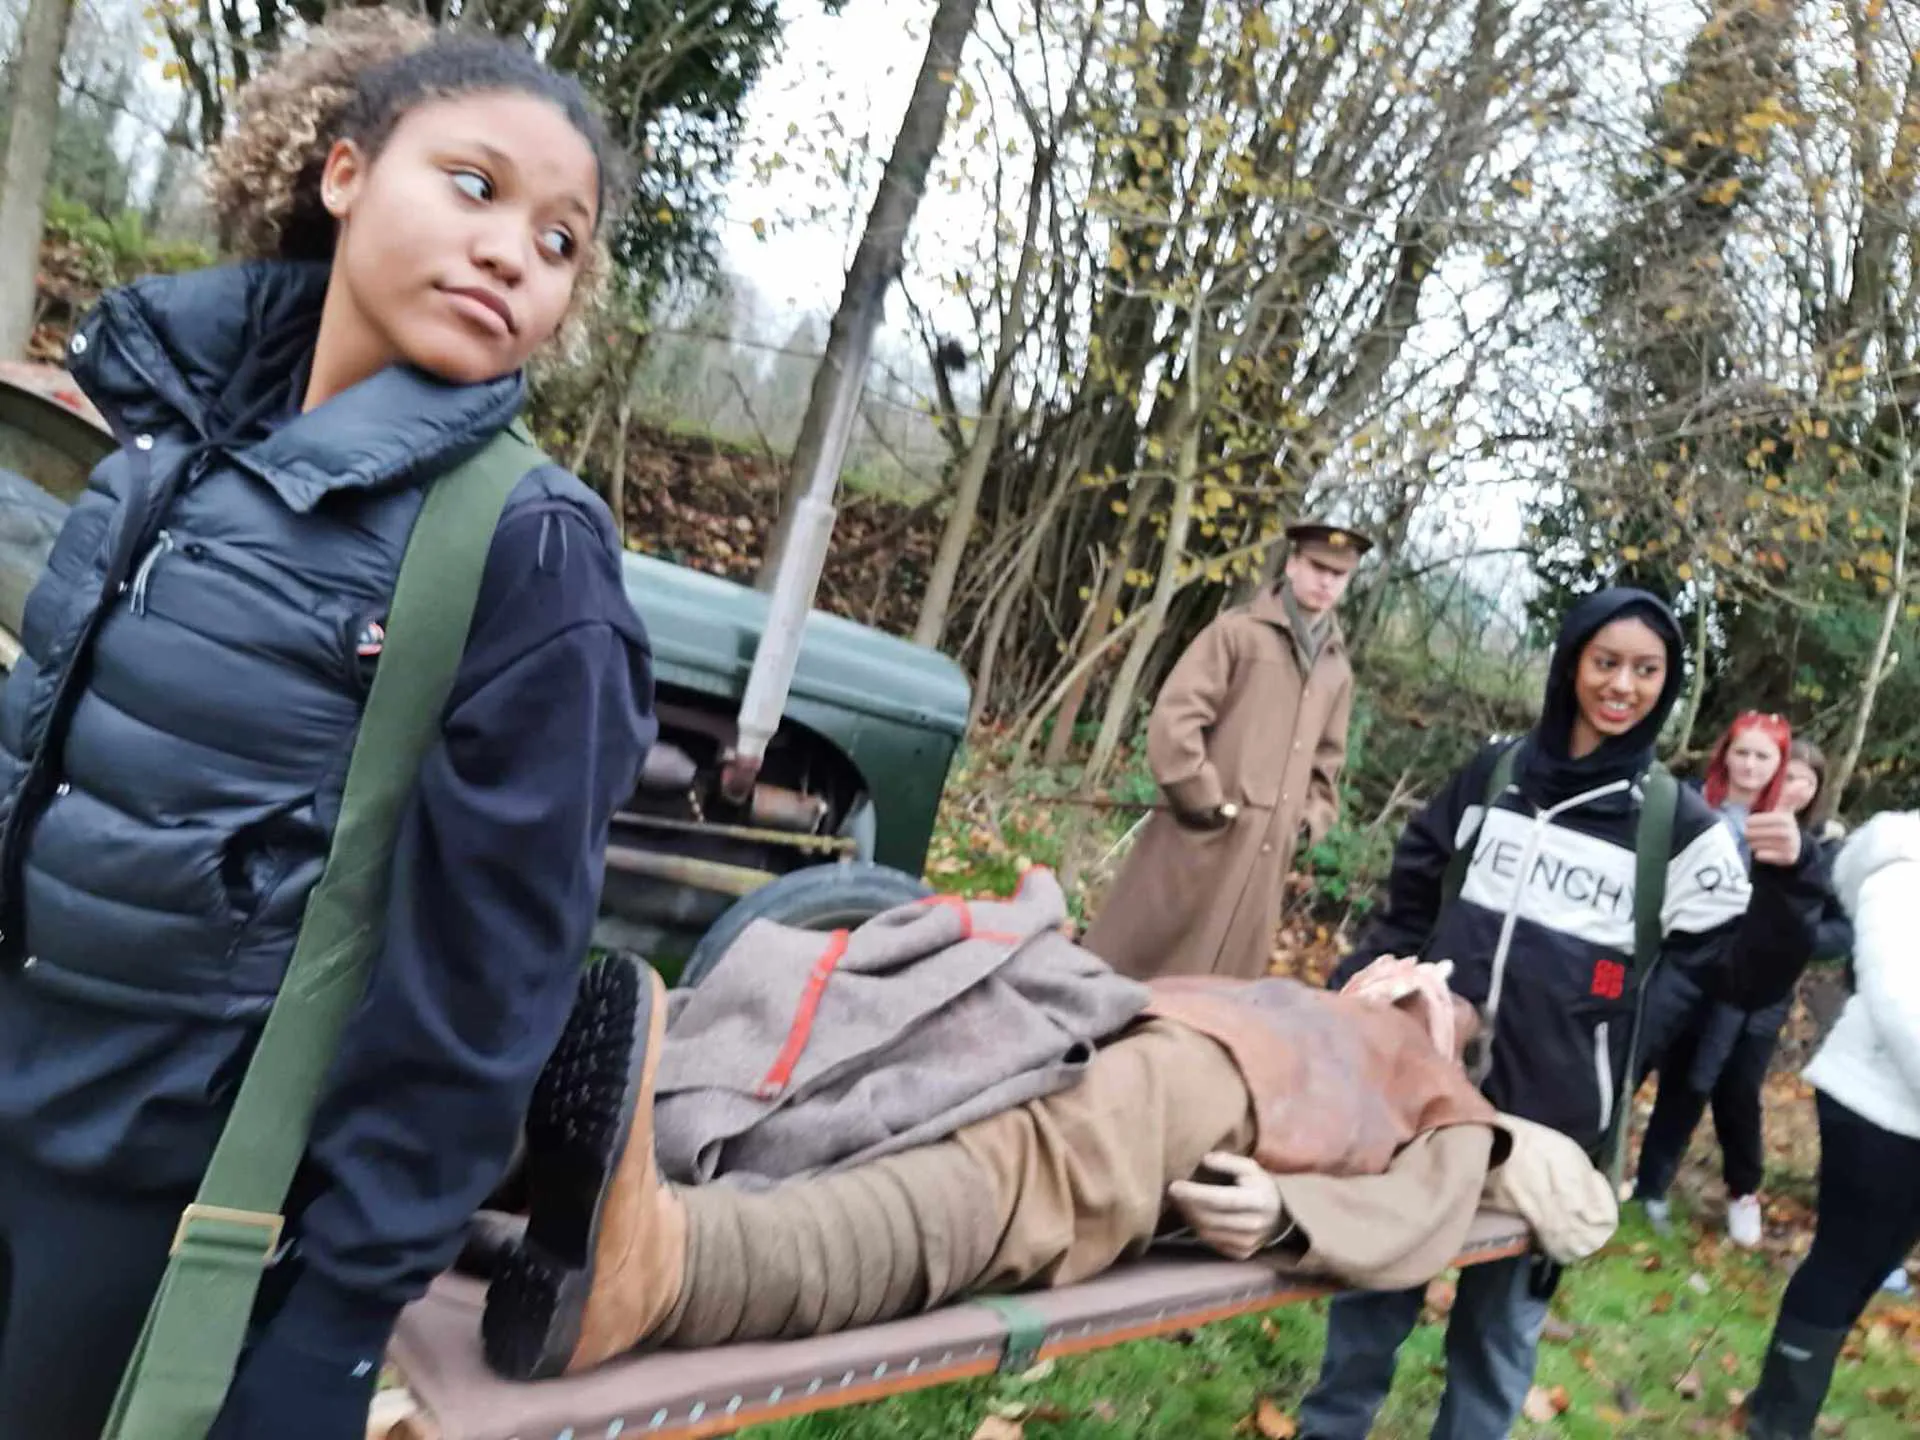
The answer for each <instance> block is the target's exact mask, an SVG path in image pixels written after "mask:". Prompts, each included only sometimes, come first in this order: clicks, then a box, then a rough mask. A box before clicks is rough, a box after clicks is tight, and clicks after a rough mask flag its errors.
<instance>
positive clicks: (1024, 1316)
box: [386, 1212, 1531, 1440]
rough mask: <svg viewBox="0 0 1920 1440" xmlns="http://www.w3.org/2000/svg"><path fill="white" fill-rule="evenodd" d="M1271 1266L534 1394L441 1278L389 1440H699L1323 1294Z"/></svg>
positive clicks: (707, 1359)
mask: <svg viewBox="0 0 1920 1440" xmlns="http://www.w3.org/2000/svg"><path fill="white" fill-rule="evenodd" d="M1530 1239H1531V1237H1530V1235H1529V1233H1528V1230H1527V1226H1526V1223H1525V1222H1524V1221H1522V1220H1520V1219H1517V1218H1516V1217H1514V1216H1511V1215H1503V1214H1498V1213H1495V1212H1482V1213H1481V1214H1480V1215H1479V1216H1477V1217H1476V1218H1475V1220H1474V1223H1473V1227H1472V1229H1471V1230H1469V1232H1468V1234H1467V1239H1466V1242H1465V1244H1464V1245H1463V1246H1462V1248H1461V1251H1460V1254H1459V1256H1458V1257H1457V1259H1456V1261H1455V1263H1456V1264H1459V1265H1474V1264H1480V1263H1483V1262H1485V1261H1489V1260H1498V1259H1504V1258H1506V1257H1508V1256H1512V1255H1519V1254H1522V1253H1524V1252H1525V1251H1526V1250H1527V1248H1528V1245H1529V1242H1530ZM1337 1288H1338V1287H1337V1286H1333V1285H1330V1284H1328V1283H1327V1282H1325V1281H1324V1280H1320V1279H1316V1278H1314V1277H1313V1276H1311V1275H1307V1274H1303V1273H1301V1272H1300V1271H1298V1270H1296V1269H1290V1268H1288V1267H1287V1266H1285V1265H1282V1264H1279V1263H1277V1262H1275V1261H1273V1260H1271V1259H1262V1260H1253V1261H1245V1262H1234V1261H1229V1260H1223V1259H1221V1258H1219V1257H1217V1256H1192V1255H1179V1256H1175V1255H1169V1254H1165V1253H1160V1252H1156V1253H1155V1254H1152V1255H1149V1256H1148V1257H1146V1258H1145V1259H1143V1260H1140V1261H1137V1262H1134V1263H1132V1264H1128V1265H1122V1266H1120V1267H1118V1268H1116V1269H1114V1270H1111V1271H1109V1272H1107V1273H1106V1274H1104V1275H1101V1276H1098V1277H1097V1278H1095V1279H1093V1280H1089V1281H1086V1282H1084V1283H1083V1284H1079V1285H1073V1286H1068V1287H1065V1288H1063V1289H1059V1290H1042V1291H1033V1292H1028V1293H1023V1294H1020V1295H1017V1296H1006V1297H992V1298H988V1299H982V1300H972V1301H962V1302H959V1303H956V1304H953V1305H949V1306H946V1307H945V1308H943V1309H940V1310H936V1311H933V1312H932V1313H930V1314H925V1315H916V1316H913V1317H911V1318H908V1319H905V1320H895V1321H890V1322H888V1323H886V1324H882V1325H872V1326H868V1327H866V1328H864V1329H860V1330H850V1331H846V1332H844V1333H842V1334H838V1335H827V1336H821V1337H819V1338H816V1339H809V1340H788V1341H779V1342H775V1343H767V1344H740V1345H725V1346H720V1347H717V1348H714V1349H711V1350H699V1351H666V1352H660V1353H655V1354H651V1355H644V1356H638V1357H636V1358H634V1359H631V1360H626V1361H621V1362H616V1363H614V1364H612V1365H609V1366H606V1367H604V1368H602V1369H599V1370H596V1371H593V1372H591V1373H589V1374H586V1375H579V1376H572V1377H568V1378H565V1379H560V1380H550V1381H545V1382H541V1383H538V1384H516V1383H513V1382H511V1381H506V1380H501V1379H499V1378H497V1377H496V1376H494V1375H493V1373H492V1372H491V1371H489V1370H488V1369H487V1367H486V1363H485V1362H484V1360H483V1359H482V1358H481V1354H480V1340H479V1335H480V1309H481V1303H482V1300H483V1298H484V1294H485V1291H484V1288H483V1286H482V1285H481V1284H480V1283H479V1282H478V1281H475V1280H470V1279H467V1278H465V1277H462V1276H454V1275H449V1276H446V1277H444V1278H442V1279H441V1280H440V1281H438V1282H437V1283H436V1284H435V1285H434V1287H433V1288H432V1290H431V1291H430V1292H429V1293H428V1294H427V1296H426V1298H424V1299H423V1300H421V1301H420V1302H419V1303H418V1304H417V1305H414V1306H412V1307H411V1308H409V1309H408V1311H407V1312H406V1314H405V1315H404V1316H402V1318H401V1321H400V1326H399V1330H398V1332H397V1333H396V1335H395V1337H394V1344H393V1348H392V1350H391V1352H390V1355H391V1359H392V1360H393V1362H394V1364H395V1366H396V1367H397V1368H398V1370H399V1372H400V1375H401V1377H402V1380H403V1382H404V1384H405V1386H406V1388H407V1390H408V1392H409V1393H410V1395H411V1398H412V1401H413V1403H414V1405H415V1406H416V1407H417V1409H416V1410H415V1411H414V1413H412V1414H411V1415H408V1416H406V1417H405V1418H403V1419H401V1420H399V1421H398V1423H397V1424H396V1425H394V1426H393V1427H392V1428H391V1429H389V1430H387V1432H386V1433H387V1435H388V1437H389V1440H642V1437H645V1440H667V1437H671V1440H696V1437H703V1436H709V1435H729V1434H732V1433H733V1432H734V1431H736V1430H739V1429H741V1428H743V1427H745V1426H748V1425H760V1424H765V1423H767V1422H768V1421H772V1420H780V1419H785V1418H787V1417H789V1416H793V1415H802V1414H806V1413H808V1412H810V1411H815V1410H830V1409H838V1408H840V1407H842V1406H846V1405H857V1404H861V1403H863V1402H865V1401H869V1400H879V1399H883V1398H886V1397H888V1396H893V1395H899V1394H903V1393H905V1392H907V1391H910V1390H921V1389H926V1388H928V1387H929V1386H934V1385H943V1384H946V1383H948V1382H950V1381H955V1380H965V1379H971V1378H974V1377H977V1376H982V1375H990V1374H993V1373H994V1372H995V1371H1014V1372H1017V1371H1021V1370H1025V1369H1027V1368H1029V1367H1030V1366H1032V1365H1034V1364H1036V1363H1037V1362H1039V1361H1040V1360H1044V1359H1048V1358H1050V1357H1053V1356H1066V1355H1078V1354H1083V1353H1085V1352H1088V1351H1092V1350H1102V1349H1105V1348H1107V1347H1108V1346H1112V1345H1120V1344H1124V1343H1125V1342H1127V1341H1130V1340H1144V1339H1148V1338H1151V1337H1153V1336H1156V1335H1168V1334H1173V1333H1175V1332H1177V1331H1181V1330H1191V1329H1193V1328H1194V1327H1196V1326H1200V1325H1208V1324H1212V1323H1213V1322H1215V1321H1218V1320H1227V1319H1231V1318H1233V1317H1234V1316H1236V1315H1246V1314H1250V1313H1252V1312H1255V1311H1261V1310H1270V1309H1274V1308H1276V1307H1278V1306H1281V1305H1288V1304H1293V1303H1296V1302H1298V1301H1303V1300H1312V1299H1315V1298H1317V1297H1319V1296H1322V1295H1329V1294H1333V1293H1335V1291H1336V1290H1337Z"/></svg>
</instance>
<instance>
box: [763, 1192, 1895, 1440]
mask: <svg viewBox="0 0 1920 1440" xmlns="http://www.w3.org/2000/svg"><path fill="white" fill-rule="evenodd" d="M1682 1208H1683V1207H1682V1206H1680V1205H1676V1207H1675V1209H1676V1215H1679V1214H1680V1212H1681V1210H1682ZM1676 1230H1677V1231H1678V1232H1679V1233H1678V1234H1676V1236H1675V1237H1674V1238H1671V1239H1660V1238H1658V1237H1656V1236H1654V1235H1653V1234H1652V1233H1651V1232H1650V1231H1648V1230H1647V1229H1646V1228H1645V1226H1644V1225H1643V1224H1642V1223H1641V1221H1640V1220H1639V1217H1638V1211H1637V1210H1631V1209H1630V1211H1629V1213H1628V1216H1627V1218H1626V1221H1625V1223H1624V1224H1623V1226H1622V1228H1621V1231H1620V1233H1619V1235H1617V1236H1616V1237H1615V1240H1614V1242H1613V1243H1612V1245H1610V1246H1609V1247H1608V1249H1607V1250H1606V1251H1605V1252H1603V1253H1602V1255H1601V1256H1600V1257H1598V1258H1596V1259H1595V1260H1593V1261H1590V1262H1588V1263H1587V1264H1585V1265H1582V1266H1579V1267H1577V1268H1575V1269H1574V1270H1572V1271H1570V1272H1569V1273H1568V1274H1567V1276H1566V1278H1565V1280H1564V1281H1563V1283H1562V1285H1561V1288H1560V1292H1559V1294H1558V1295H1557V1296H1556V1297H1555V1300H1554V1306H1553V1311H1554V1316H1555V1320H1556V1326H1555V1329H1554V1333H1553V1335H1551V1336H1550V1338H1549V1339H1548V1340H1547V1341H1546V1343H1545V1344H1543V1345H1542V1347H1541V1359H1540V1367H1539V1373H1538V1375H1537V1377H1536V1384H1537V1385H1538V1386H1539V1387H1541V1388H1542V1389H1544V1390H1546V1391H1547V1392H1549V1393H1552V1392H1554V1391H1555V1390H1556V1389H1557V1388H1564V1391H1565V1396H1564V1398H1565V1400H1566V1409H1565V1411H1564V1412H1563V1413H1562V1414H1560V1415H1559V1416H1558V1418H1557V1419H1555V1420H1553V1421H1551V1422H1547V1423H1535V1422H1533V1421H1529V1420H1522V1421H1521V1422H1520V1424H1519V1426H1518V1427H1517V1428H1516V1430H1515V1432H1514V1433H1515V1434H1516V1435H1518V1436H1530V1435H1538V1436H1545V1435H1555V1436H1565V1437H1570V1440H1608V1437H1614V1436H1644V1437H1649V1440H1655V1437H1666V1436H1688V1435H1709V1436H1721V1435H1731V1434H1735V1433H1737V1432H1736V1431H1734V1430H1733V1429H1732V1428H1731V1418H1732V1413H1733V1411H1734V1408H1735V1406H1736V1405H1737V1403H1738V1398H1739V1395H1740V1394H1743V1393H1744V1392H1745V1390H1746V1389H1747V1388H1749V1387H1750V1386H1751V1385H1752V1384H1753V1380H1754V1377H1755V1375H1756V1374H1757V1371H1758V1365H1759V1357H1760V1354H1761V1351H1762V1350H1763V1348H1764V1347H1765V1344H1766V1337H1767V1333H1768V1331H1769V1329H1770V1327H1771V1326H1772V1323H1773V1316H1774V1311H1775V1307H1776V1305H1777V1304H1778V1301H1779V1295H1780V1289H1781V1286H1782V1285H1783V1284H1784V1283H1785V1278H1786V1271H1785V1268H1784V1266H1783V1264H1782V1262H1781V1261H1779V1260H1778V1259H1775V1258H1771V1257H1767V1256H1757V1257H1756V1256H1750V1255H1746V1254H1742V1253H1740V1252H1737V1251H1733V1250H1732V1249H1731V1248H1730V1247H1726V1246H1724V1245H1722V1244H1720V1243H1718V1242H1717V1241H1707V1242H1704V1243H1702V1242H1700V1241H1699V1239H1698V1236H1699V1231H1698V1230H1697V1229H1696V1228H1695V1227H1693V1226H1690V1225H1688V1224H1686V1223H1682V1224H1680V1225H1678V1226H1677V1227H1676ZM1696 1276H1697V1277H1698V1279H1697V1280H1696V1279H1695V1277H1696ZM1702 1286H1704V1289H1703V1288H1701V1287H1702ZM1912 1309H1913V1307H1903V1306H1900V1305H1896V1304H1893V1303H1890V1302H1889V1301H1887V1300H1885V1299H1882V1300H1877V1301H1875V1303H1874V1306H1873V1308H1872V1309H1870V1310H1869V1311H1868V1314H1867V1317H1866V1320H1865V1321H1863V1323H1862V1326H1861V1328H1860V1331H1859V1333H1858V1335H1857V1337H1856V1348H1857V1349H1858V1350H1859V1351H1860V1352H1861V1353H1860V1355H1859V1358H1857V1359H1855V1360H1852V1361H1850V1362H1848V1363H1846V1364H1845V1365H1843V1367H1842V1370H1841V1373H1840V1375H1839V1377H1838V1378H1837V1379H1836V1381H1835V1384H1834V1391H1833V1394H1832V1396H1831V1398H1830V1399H1829V1401H1828V1405H1827V1410H1826V1416H1825V1417H1824V1420H1823V1433H1829V1434H1839V1433H1844V1434H1845V1435H1846V1436H1848V1437H1850V1440H1904V1437H1909V1436H1912V1435H1914V1434H1916V1433H1920V1383H1917V1378H1916V1377H1917V1376H1920V1372H1916V1369H1915V1366H1916V1362H1917V1361H1920V1354H1916V1351H1915V1349H1914V1346H1915V1345H1916V1343H1920V1330H1907V1331H1905V1333H1903V1330H1904V1324H1903V1322H1904V1321H1905V1320H1906V1319H1908V1318H1915V1319H1920V1317H1914V1316H1910V1313H1909V1312H1911V1311H1912ZM1325 1310H1326V1307H1325V1304H1324V1302H1316V1303H1314V1304H1311V1305H1294V1306H1288V1307H1285V1308H1283V1309H1279V1310H1275V1311H1273V1312H1271V1313H1270V1314H1269V1315H1267V1316H1264V1317H1262V1316H1255V1317H1249V1318H1246V1319H1243V1320H1236V1321H1232V1322H1229V1323H1226V1324H1222V1325H1216V1326H1212V1327H1209V1328H1207V1329H1204V1330H1201V1331H1198V1332H1195V1333H1193V1334H1192V1335H1190V1336H1187V1337H1182V1338H1181V1339H1179V1340H1148V1341H1141V1342H1138V1343H1136V1344H1132V1345H1127V1346H1122V1347H1120V1348H1118V1349H1114V1350H1109V1351H1106V1352H1103V1353H1101V1354H1097V1355H1092V1356H1085V1357H1081V1358H1078V1359H1074V1360H1070V1361H1062V1362H1058V1363H1056V1364H1054V1365H1052V1366H1050V1367H1043V1371H1044V1373H1042V1374H1040V1375H1037V1376H1035V1377H1034V1378H1032V1379H1031V1380H1027V1381H1022V1380H1019V1379H1016V1378H996V1379H993V1380H981V1381H973V1382H968V1383H965V1384H960V1385H950V1386H946V1387H943V1388H941V1389H937V1390H929V1391H924V1392H922V1393H920V1394H917V1395H910V1396H905V1397H902V1398H901V1399H898V1400H892V1401H887V1402H885V1403H881V1404H875V1405H868V1406H863V1407H860V1408H857V1409H852V1410H841V1411H835V1412H830V1413H827V1414H822V1415H813V1416H805V1417H802V1418H800V1419H796V1420H789V1421H783V1422H781V1423H780V1424H777V1425H767V1426H760V1427H757V1428H755V1429H752V1430H749V1431H747V1432H745V1433H746V1434H748V1435H751V1436H753V1437H756V1440H921V1437H926V1440H933V1437H942V1440H945V1437H953V1436H959V1437H962V1440H964V1437H967V1436H970V1435H972V1434H973V1432H974V1430H975V1429H976V1427H978V1426H979V1424H980V1423H981V1422H982V1420H984V1419H985V1418H986V1417H988V1416H989V1415H992V1414H996V1413H998V1414H1002V1415H1007V1416H1012V1417H1015V1418H1019V1419H1020V1420H1021V1422H1022V1424H1023V1426H1024V1429H1025V1433H1026V1436H1027V1437H1028V1440H1189V1437H1194V1436H1216V1435H1219V1436H1225V1435H1229V1434H1233V1433H1234V1432H1235V1431H1236V1430H1240V1429H1242V1428H1243V1422H1245V1421H1247V1420H1248V1418H1249V1417H1250V1416H1252V1415H1253V1413H1254V1411H1255V1409H1256V1407H1257V1406H1258V1404H1259V1401H1260V1400H1261V1398H1262V1397H1269V1398H1271V1399H1272V1400H1273V1401H1274V1402H1275V1404H1276V1405H1277V1407H1278V1409H1279V1410H1280V1411H1281V1412H1282V1413H1284V1414H1287V1415H1291V1414H1292V1413H1293V1409H1294V1406H1295V1405H1296V1404H1297V1403H1298V1401H1299V1398H1300V1397H1301V1395H1302V1394H1304V1393H1305V1390H1306V1389H1307V1387H1308V1386H1309V1385H1310V1384H1311V1382H1312V1377H1313V1375H1314V1373H1315V1371H1316V1370H1317V1367H1318V1365H1319V1357H1320V1347H1321V1343H1322V1340H1323V1338H1324V1335H1325ZM1563 1327H1564V1328H1563ZM1444 1336H1445V1329H1444V1325H1443V1324H1442V1323H1440V1322H1438V1321H1437V1319H1436V1318H1435V1316H1434V1315H1433V1312H1432V1311H1431V1310H1430V1311H1429V1314H1428V1316H1427V1317H1426V1318H1425V1319H1424V1320H1423V1323H1422V1324H1421V1325H1420V1326H1419V1327H1418V1328H1417V1329H1416V1330H1415V1331H1414V1333H1413V1336H1412V1338H1411V1339H1410V1340H1409V1341H1408V1342H1407V1345H1406V1347H1405V1348H1404V1349H1403V1350H1402V1352H1401V1357H1400V1371H1399V1377H1398V1380H1397V1381H1396V1383H1395V1385H1394V1389H1393V1393H1392V1395H1391V1397H1390V1398H1389V1399H1388V1402H1387V1405H1386V1408H1385V1409H1384V1410H1383V1411H1382V1413H1381V1417H1380V1422H1379V1424H1378V1426H1377V1427H1376V1429H1375V1431H1374V1434H1375V1436H1376V1437H1380V1440H1414V1437H1419V1436H1424V1435H1425V1434H1426V1433H1427V1429H1428V1427H1429V1426H1430V1425H1431V1423H1432V1418H1433V1414H1434V1411H1435V1409H1436V1408H1437V1407H1438V1404H1439V1399H1440V1389H1441V1367H1442V1361H1443V1355H1444V1350H1443V1341H1444ZM1696 1354H1697V1356H1698V1362H1697V1365H1695V1367H1694V1372H1695V1374H1697V1376H1698V1378H1699V1384H1698V1387H1697V1389H1696V1390H1695V1393H1694V1394H1693V1396H1692V1398H1689V1397H1688V1396H1687V1394H1685V1393H1683V1391H1682V1390H1681V1389H1679V1388H1676V1382H1678V1381H1679V1380H1680V1378H1681V1377H1682V1376H1683V1375H1684V1374H1685V1373H1686V1372H1687V1370H1688V1366H1689V1362H1690V1361H1692V1360H1693V1358H1694V1357H1695V1356H1696ZM1842 1425H1843V1426H1844V1432H1842V1430H1841V1429H1840V1428H1838V1427H1839V1426H1842ZM1244 1431H1245V1433H1249V1434H1253V1433H1257V1432H1256V1431H1254V1429H1253V1427H1252V1426H1251V1425H1245V1426H1244Z"/></svg>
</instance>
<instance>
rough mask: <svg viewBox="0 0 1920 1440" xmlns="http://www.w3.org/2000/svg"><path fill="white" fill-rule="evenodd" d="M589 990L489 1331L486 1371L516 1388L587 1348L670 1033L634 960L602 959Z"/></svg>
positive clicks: (536, 1124) (539, 1130)
mask: <svg viewBox="0 0 1920 1440" xmlns="http://www.w3.org/2000/svg"><path fill="white" fill-rule="evenodd" d="M580 991H581V993H580V996H579V998H578V999H577V1000H576V1001H575V1003H574V1007H573V1013H572V1014H571V1015H570V1016H569V1017H568V1019H567V1025H566V1029H565V1030H564V1031H563V1032H562V1034H561V1037H560V1043H559V1045H558V1046H556V1047H555V1049H554V1052H553V1055H552V1057H551V1058H550V1059H549V1060H548V1061H547V1064H546V1066H545V1067H544V1068H543V1069H542V1071H541V1072H540V1079H539V1081H538V1082H537V1083H536V1084H535V1086H534V1091H533V1103H532V1105H531V1107H530V1108H529V1110H528V1115H527V1130H526V1133H527V1160H528V1166H527V1178H528V1186H529V1191H530V1204H529V1206H528V1214H529V1219H528V1223H527V1234H526V1239H525V1241H524V1242H523V1243H522V1244H521V1245H520V1246H519V1247H518V1248H516V1249H515V1250H514V1251H513V1252H512V1253H511V1254H510V1255H509V1256H507V1257H506V1259H505V1260H504V1262H503V1263H502V1264H501V1266H500V1268H499V1269H498V1271H497V1272H496V1273H495V1276H494V1280H493V1284H492V1285H491V1286H490V1287H489V1288H488V1291H487V1304H486V1309H485V1312H484V1313H483V1315H482V1317H481V1322H480V1336H481V1344H482V1347H483V1349H484V1351H485V1354H486V1358H487V1363H488V1364H489V1365H490V1366H491V1367H492V1368H493V1369H494V1371H495V1372H496V1373H498V1374H500V1375H503V1376H505V1377H506V1378H507V1379H510V1380H547V1379H552V1378H553V1377H555V1376H558V1375H562V1374H564V1373H566V1370H567V1367H568V1364H569V1362H570V1361H571V1360H572V1358H573V1356H574V1353H575V1351H576V1350H577V1349H578V1348H579V1345H580V1334H581V1328H582V1321H583V1320H584V1317H585V1315H586V1309H587V1302H588V1299H589V1297H590V1296H591V1294H592V1291H593V1279H594V1260H595V1257H596V1255H597V1253H598V1251H599V1247H600V1228H601V1220H602V1214H603V1210H604V1207H605V1203H606V1199H607V1196H608V1194H609V1192H610V1190H611V1189H612V1187H613V1184H614V1181H615V1179H616V1178H617V1177H618V1176H619V1174H620V1169H621V1163H622V1161H623V1160H624V1159H625V1157H626V1151H627V1148H628V1145H627V1142H628V1137H629V1136H630V1135H631V1134H632V1133H633V1128H634V1127H633V1120H634V1113H635V1110H636V1108H637V1106H638V1104H639V1101H640V1098H641V1097H642V1096H643V1095H650V1094H651V1093H652V1089H653V1074H654V1070H655V1069H656V1068H657V1067H658V1065H659V1063H660V1046H661V1041H662V1039H663V1038H664V1035H665V1031H666V1005H665V987H664V986H662V984H661V983H660V977H659V976H658V975H656V974H655V973H654V972H653V970H652V969H651V968H649V967H645V966H642V965H640V964H638V963H636V962H635V961H633V960H632V959H630V958H628V957H625V956H619V955H611V956H608V957H607V958H606V959H604V960H602V961H601V962H600V963H599V964H597V965H595V966H594V967H593V968H592V969H591V970H589V971H588V972H587V973H586V974H585V975H584V976H582V977H581V982H580ZM648 1134H649V1142H648V1143H649V1144H650V1143H651V1138H650V1137H651V1129H649V1131H648Z"/></svg>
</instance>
